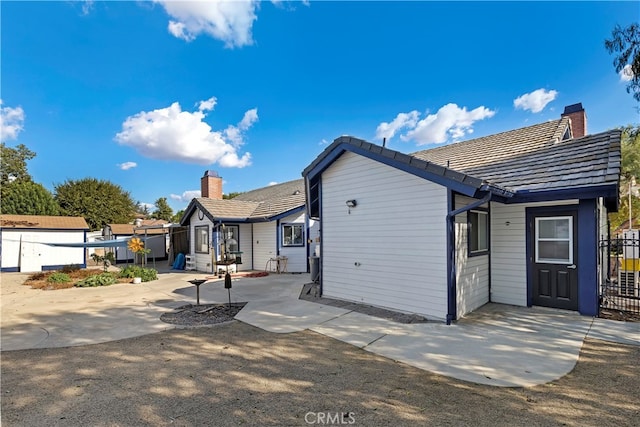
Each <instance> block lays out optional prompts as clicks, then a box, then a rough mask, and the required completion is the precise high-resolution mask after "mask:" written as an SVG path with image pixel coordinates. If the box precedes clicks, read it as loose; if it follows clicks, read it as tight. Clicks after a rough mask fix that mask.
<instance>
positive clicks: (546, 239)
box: [535, 216, 573, 264]
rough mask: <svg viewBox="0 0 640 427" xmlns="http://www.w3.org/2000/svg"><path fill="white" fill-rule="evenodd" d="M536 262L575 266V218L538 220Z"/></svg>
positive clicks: (563, 217) (564, 217)
mask: <svg viewBox="0 0 640 427" xmlns="http://www.w3.org/2000/svg"><path fill="white" fill-rule="evenodd" d="M535 245H536V247H535V250H536V262H537V263H546V264H573V217H570V216H562V217H560V216H558V217H545V218H536V237H535Z"/></svg>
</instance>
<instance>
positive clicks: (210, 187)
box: [200, 171, 222, 200]
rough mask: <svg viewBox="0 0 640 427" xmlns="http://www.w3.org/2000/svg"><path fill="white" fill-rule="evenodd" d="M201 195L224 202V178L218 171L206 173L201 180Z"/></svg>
mask: <svg viewBox="0 0 640 427" xmlns="http://www.w3.org/2000/svg"><path fill="white" fill-rule="evenodd" d="M200 195H201V196H202V197H208V198H209V199H216V200H222V177H221V176H220V175H218V172H216V171H204V176H203V177H202V178H200Z"/></svg>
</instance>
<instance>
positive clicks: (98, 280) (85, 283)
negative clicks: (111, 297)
mask: <svg viewBox="0 0 640 427" xmlns="http://www.w3.org/2000/svg"><path fill="white" fill-rule="evenodd" d="M116 282H117V280H116V278H115V276H114V275H113V274H112V273H102V274H96V275H93V276H89V277H87V278H86V279H84V280H81V281H79V282H78V283H76V286H79V287H81V288H87V287H94V286H109V285H113V284H114V283H116Z"/></svg>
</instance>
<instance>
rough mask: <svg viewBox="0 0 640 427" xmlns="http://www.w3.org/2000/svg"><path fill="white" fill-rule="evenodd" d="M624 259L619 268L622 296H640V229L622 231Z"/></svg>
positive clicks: (620, 292) (619, 284) (619, 286)
mask: <svg viewBox="0 0 640 427" xmlns="http://www.w3.org/2000/svg"><path fill="white" fill-rule="evenodd" d="M622 239H623V240H622V259H621V264H620V269H619V270H618V290H619V295H620V296H629V297H640V231H638V230H626V231H624V232H623V233H622Z"/></svg>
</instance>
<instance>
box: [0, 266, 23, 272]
mask: <svg viewBox="0 0 640 427" xmlns="http://www.w3.org/2000/svg"><path fill="white" fill-rule="evenodd" d="M0 271H1V272H3V273H19V272H20V267H2V268H0Z"/></svg>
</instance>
